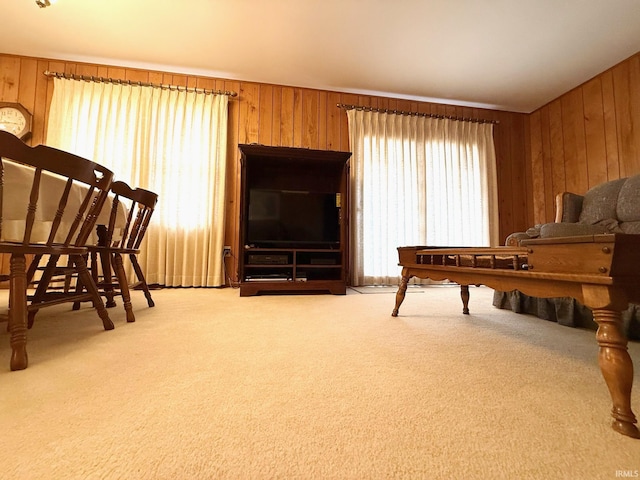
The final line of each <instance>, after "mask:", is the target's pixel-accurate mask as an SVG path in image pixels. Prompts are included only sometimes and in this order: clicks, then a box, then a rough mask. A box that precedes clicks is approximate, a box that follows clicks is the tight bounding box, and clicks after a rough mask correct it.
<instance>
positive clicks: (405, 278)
mask: <svg viewBox="0 0 640 480" xmlns="http://www.w3.org/2000/svg"><path fill="white" fill-rule="evenodd" d="M410 279H411V275H409V274H407V272H406V269H405V268H403V269H402V280H400V287H399V288H398V292H397V293H396V306H395V308H394V309H393V312H392V313H391V316H392V317H397V316H398V310H400V305H402V302H403V301H404V296H405V294H406V293H407V285H408V284H409V280H410Z"/></svg>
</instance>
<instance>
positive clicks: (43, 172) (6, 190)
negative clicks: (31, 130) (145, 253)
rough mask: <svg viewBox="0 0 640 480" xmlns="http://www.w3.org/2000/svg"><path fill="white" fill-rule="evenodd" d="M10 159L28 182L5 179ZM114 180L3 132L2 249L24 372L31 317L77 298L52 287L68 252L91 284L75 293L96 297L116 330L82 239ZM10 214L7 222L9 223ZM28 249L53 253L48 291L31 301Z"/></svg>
mask: <svg viewBox="0 0 640 480" xmlns="http://www.w3.org/2000/svg"><path fill="white" fill-rule="evenodd" d="M7 161H8V162H7ZM11 162H14V163H16V164H21V165H20V167H19V170H20V171H21V173H22V172H23V171H24V172H25V173H28V175H29V176H30V178H31V179H30V185H29V186H27V188H25V187H24V185H22V184H21V183H20V182H18V181H15V183H14V180H15V179H11V178H10V179H7V183H6V184H5V183H4V180H5V178H4V173H5V172H4V167H5V165H6V164H7V163H11ZM112 179H113V173H112V172H111V171H110V170H108V169H107V168H105V167H103V166H101V165H98V164H96V163H94V162H91V161H89V160H86V159H84V158H81V157H78V156H75V155H72V154H70V153H66V152H62V151H60V150H56V149H54V148H51V147H46V146H44V145H39V146H37V147H29V146H28V145H26V144H25V143H23V142H22V141H21V140H19V139H18V138H17V137H15V136H14V135H12V134H10V133H8V132H3V131H0V180H2V181H0V212H1V213H2V217H0V253H4V254H9V255H11V260H10V275H9V277H10V278H9V288H10V291H9V322H8V328H9V332H10V344H11V350H12V353H11V360H10V367H11V370H21V369H24V368H26V367H27V365H28V357H27V349H26V346H27V316H28V315H30V314H31V315H34V314H35V312H37V311H38V310H39V309H41V308H43V307H46V306H50V305H56V304H59V303H62V302H67V301H73V299H71V298H69V297H67V296H63V297H61V296H58V295H57V294H55V293H53V292H47V291H46V286H47V285H48V283H49V279H50V275H51V274H52V272H53V270H54V269H55V267H56V263H57V261H58V259H59V258H60V257H61V256H62V255H68V257H69V259H70V261H71V263H72V265H73V267H74V269H75V271H76V273H77V274H78V275H79V276H80V277H81V278H82V279H83V281H84V282H85V284H86V285H87V291H86V292H85V293H82V294H81V295H77V296H76V297H77V299H79V300H91V301H92V302H93V304H94V306H95V307H96V309H97V312H98V315H99V316H100V318H101V319H102V324H103V326H104V328H105V330H110V329H113V323H112V322H111V320H110V319H109V315H108V313H107V310H106V308H105V306H104V303H103V302H102V299H101V298H100V295H99V294H98V290H97V288H96V286H95V284H94V283H93V280H92V279H91V275H90V274H89V271H88V269H87V265H86V263H85V260H84V255H85V254H86V253H87V249H86V247H84V245H85V243H86V241H87V238H88V237H89V235H90V234H91V232H92V231H93V228H94V225H95V222H96V220H97V218H98V214H99V212H100V210H101V208H102V206H103V204H104V202H105V200H106V197H107V194H108V192H109V187H110V185H111V182H112ZM20 216H21V218H20ZM5 219H6V220H7V221H3V220H5ZM4 227H7V228H4ZM25 255H34V256H35V257H37V258H41V257H42V256H48V258H49V262H48V267H47V269H45V271H44V272H43V278H42V280H41V281H40V284H39V286H38V287H39V288H41V290H42V292H40V293H41V294H40V295H38V296H37V298H36V299H35V300H34V299H32V300H31V303H29V304H28V299H27V288H28V286H29V281H30V280H31V278H28V274H27V267H26V259H25ZM32 273H33V272H31V273H30V274H32ZM36 293H39V292H38V291H36Z"/></svg>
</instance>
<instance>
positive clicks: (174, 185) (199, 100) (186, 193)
mask: <svg viewBox="0 0 640 480" xmlns="http://www.w3.org/2000/svg"><path fill="white" fill-rule="evenodd" d="M227 106H228V97H227V96H226V95H208V94H207V95H205V94H203V93H195V92H186V91H178V90H175V89H171V90H169V89H160V88H154V87H146V86H137V85H123V84H113V83H98V82H86V81H80V80H71V79H63V78H55V79H54V91H53V99H52V102H51V109H50V112H49V122H48V125H47V143H48V144H49V145H51V146H54V147H57V148H60V149H62V150H67V151H70V152H73V153H76V154H77V155H80V156H83V157H86V158H90V159H91V160H94V161H96V162H98V163H101V164H103V165H105V166H107V167H108V168H110V169H111V170H113V171H114V173H115V174H116V178H117V179H118V180H123V181H125V182H127V183H129V184H130V185H131V186H132V187H141V188H145V189H147V190H151V191H154V192H156V193H158V195H159V198H158V206H157V209H156V212H155V213H154V216H153V218H152V220H151V225H150V227H149V230H148V231H147V235H146V237H145V242H144V244H143V245H142V252H141V255H140V258H139V260H140V264H141V266H142V268H143V270H144V272H145V276H146V279H147V283H150V284H151V283H157V284H160V285H166V286H185V287H191V286H194V287H201V286H202V287H204V286H220V285H223V284H224V281H225V278H224V268H223V263H222V249H223V246H224V213H225V209H224V205H225V165H226V145H227V113H228V112H227Z"/></svg>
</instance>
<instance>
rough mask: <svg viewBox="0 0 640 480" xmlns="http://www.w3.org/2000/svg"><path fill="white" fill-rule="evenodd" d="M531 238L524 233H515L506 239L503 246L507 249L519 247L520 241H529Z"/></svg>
mask: <svg viewBox="0 0 640 480" xmlns="http://www.w3.org/2000/svg"><path fill="white" fill-rule="evenodd" d="M530 238H531V236H530V235H529V234H527V233H526V232H515V233H512V234H511V235H509V236H508V237H507V239H506V240H505V242H504V244H505V245H506V246H507V247H519V246H520V240H529V239H530Z"/></svg>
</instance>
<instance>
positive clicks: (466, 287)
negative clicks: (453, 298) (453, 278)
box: [460, 285, 469, 315]
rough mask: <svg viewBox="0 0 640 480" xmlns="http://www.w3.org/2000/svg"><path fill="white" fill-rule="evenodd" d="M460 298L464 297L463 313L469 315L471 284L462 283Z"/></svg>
mask: <svg viewBox="0 0 640 480" xmlns="http://www.w3.org/2000/svg"><path fill="white" fill-rule="evenodd" d="M460 298H462V313H463V314H465V315H469V285H460Z"/></svg>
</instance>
